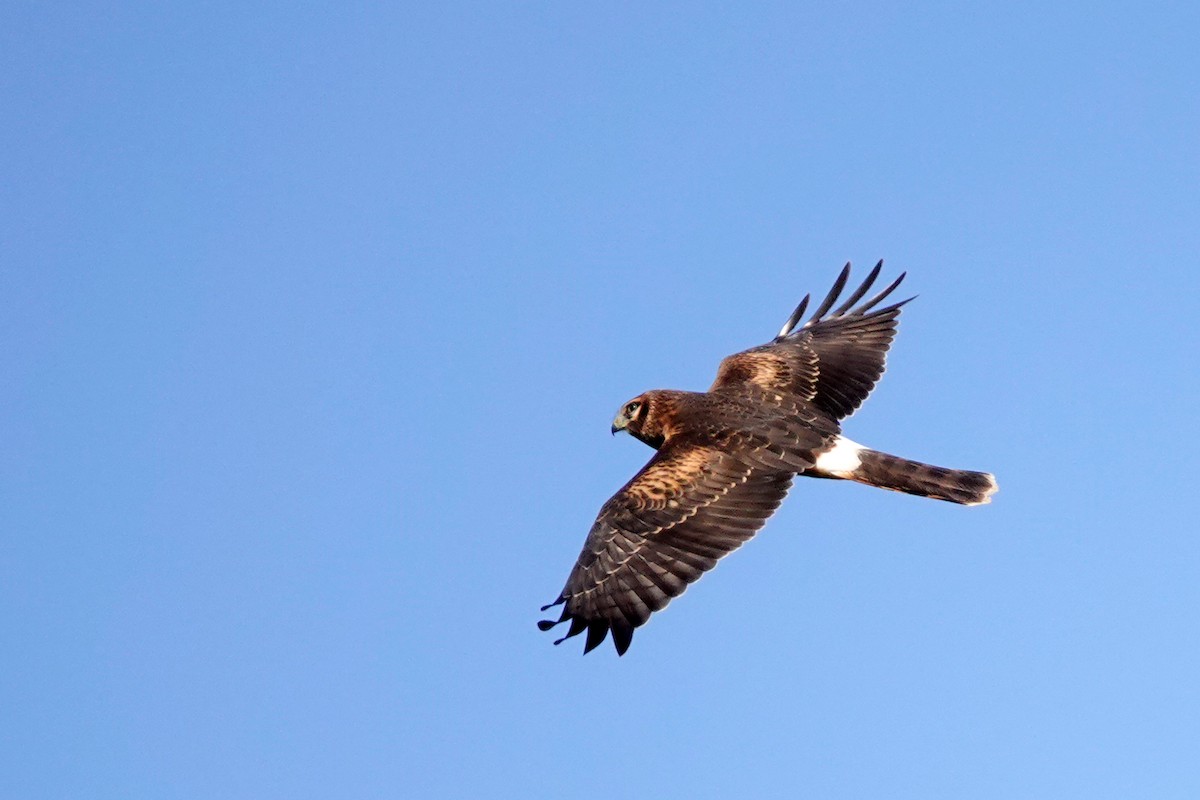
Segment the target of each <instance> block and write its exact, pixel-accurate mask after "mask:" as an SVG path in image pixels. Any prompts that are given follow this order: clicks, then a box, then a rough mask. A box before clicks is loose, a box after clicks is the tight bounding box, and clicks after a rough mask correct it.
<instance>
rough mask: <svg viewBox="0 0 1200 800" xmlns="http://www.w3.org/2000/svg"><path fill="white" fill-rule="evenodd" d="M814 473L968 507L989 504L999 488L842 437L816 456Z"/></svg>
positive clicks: (980, 476)
mask: <svg viewBox="0 0 1200 800" xmlns="http://www.w3.org/2000/svg"><path fill="white" fill-rule="evenodd" d="M814 472H816V473H817V474H818V475H822V476H825V477H831V478H844V479H846V480H851V481H857V482H858V483H865V484H867V485H868V486H878V487H879V488H881V489H892V490H893V491H897V492H905V493H907V494H916V495H920V496H922V497H933V498H935V499H937V500H948V501H949V502H951V503H962V504H963V505H967V506H975V505H979V504H981V503H990V502H991V499H992V495H993V494H995V493H996V490H997V489H998V488H999V487H998V486H997V485H996V479H995V478H994V477H993V476H992V475H990V474H988V473H986V472H972V471H970V470H965V469H946V468H945V467H935V466H933V465H931V464H922V463H921V462H919V461H909V460H908V459H907V458H900V457H899V456H893V455H890V454H888V453H881V452H879V451H878V450H871V449H868V448H866V447H863V446H862V445H859V444H856V443H854V442H851V441H850V440H849V439H846V438H845V437H841V436H839V437H838V439H837V440H836V443H835V445H834V446H833V448H831V449H830V450H828V451H826V452H825V453H822V454H821V455H820V456H818V458H817V463H816V467H815V469H814Z"/></svg>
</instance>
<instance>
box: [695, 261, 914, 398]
mask: <svg viewBox="0 0 1200 800" xmlns="http://www.w3.org/2000/svg"><path fill="white" fill-rule="evenodd" d="M882 268H883V262H882V261H880V262H879V263H878V264H876V265H875V268H874V269H872V270H871V273H870V274H869V275H868V276H867V278H866V280H865V281H863V283H862V285H861V286H859V287H858V288H857V289H855V290H854V292H852V293H851V295H850V297H848V298H847V299H846V300H845V302H843V303H842V304H841V305H840V306H838V307H837V308H836V309H834V310H833V311H830V309H832V308H833V304H834V303H836V302H837V301H838V296H839V295H840V294H841V293H842V290H843V289H845V288H846V281H847V280H848V279H849V277H850V265H849V264H847V265H846V266H845V268H844V269H843V270H842V272H841V274H840V275H839V276H838V279H837V281H835V282H834V285H833V288H832V289H830V291H829V294H828V295H827V296H826V297H825V300H824V301H823V302H822V303H821V305H820V307H818V308H817V310H816V312H814V313H813V315H812V317H810V318H809V320H808V321H807V322H805V323H804V325H803V326H801V327H800V328H799V329H797V328H796V325H797V324H798V323H799V322H800V320H801V319H802V318H803V317H804V312H805V310H806V309H807V308H808V302H809V299H810V298H809V297H808V296H806V297H805V298H804V299H803V300H802V301H801V302H800V305H799V306H797V308H796V310H795V311H794V312H793V313H792V316H791V317H789V318H788V321H787V322H786V323H784V326H783V329H782V330H780V332H779V335H778V336H776V337H775V339H774V340H772V341H771V342H770V343H768V344H765V345H761V346H759V347H754V348H751V349H750V350H746V351H744V352H741V353H737V354H735V355H732V356H729V357H728V358H726V359H725V360H724V361H722V362H721V367H720V369H719V370H718V371H717V379H716V381H715V382H714V383H713V385H712V388H710V389H709V391H714V392H715V391H732V392H745V391H748V390H749V391H752V392H754V393H755V394H757V395H762V396H764V397H765V398H766V399H767V400H774V401H777V402H784V403H787V404H793V403H794V402H795V401H796V400H805V401H809V402H811V403H812V404H813V405H815V406H817V407H818V408H820V409H822V410H823V411H825V412H826V413H828V414H830V415H831V416H832V417H833V418H834V419H842V418H844V417H847V416H849V415H850V414H852V413H853V412H854V411H855V409H857V408H858V407H859V406H860V405H862V402H863V400H865V399H867V395H868V394H870V392H871V390H872V389H873V388H875V384H876V383H877V382H878V381H879V378H880V376H882V375H883V370H884V361H885V359H886V357H887V351H888V349H889V348H890V347H891V344H892V339H893V338H895V336H896V321H897V318H898V317H899V316H900V308H901V307H902V306H903V305H904V304H905V303H907V302H909V300H911V299H912V298H909V300H904V301H902V302H899V303H894V304H893V305H890V306H887V307H885V308H880V309H876V310H872V309H875V306H877V305H879V304H880V303H881V302H883V300H884V299H885V298H887V297H888V296H889V295H890V294H891V293H892V292H893V291H895V289H896V287H897V286H899V285H900V282H901V281H903V280H904V274H903V273H902V274H901V275H900V277H899V278H897V279H896V280H895V281H893V282H892V283H891V285H890V286H888V287H887V288H886V289H884V290H883V291H882V292H879V293H878V294H877V295H875V296H874V297H872V298H871V299H870V300H867V301H865V302H863V303H861V304H860V305H858V306H855V303H858V302H859V301H860V300H862V298H863V296H864V295H866V293H867V292H868V291H869V290H870V288H871V286H872V285H873V284H874V283H875V279H876V278H877V277H879V272H880V270H881V269H882ZM826 314H828V316H826Z"/></svg>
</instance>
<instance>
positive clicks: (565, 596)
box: [538, 424, 822, 654]
mask: <svg viewBox="0 0 1200 800" xmlns="http://www.w3.org/2000/svg"><path fill="white" fill-rule="evenodd" d="M821 442H822V434H820V433H818V432H816V431H814V430H811V429H806V428H803V427H802V426H786V425H782V424H781V425H777V426H774V427H771V428H767V429H764V430H763V431H762V432H761V433H760V434H755V435H754V438H752V437H751V436H750V435H739V436H735V437H734V438H733V440H731V441H724V442H722V443H721V445H720V447H717V446H714V445H706V444H697V443H691V442H687V441H680V440H669V441H668V442H667V443H666V444H665V445H663V447H662V448H661V449H660V450H659V451H658V452H657V453H656V454H655V455H654V457H653V458H651V459H650V462H649V463H648V464H647V465H646V466H645V467H644V468H643V469H642V471H641V472H639V473H638V474H637V475H636V476H634V478H633V479H632V480H631V481H630V482H629V483H627V484H626V485H625V486H624V488H622V489H621V490H620V491H619V492H617V493H616V494H615V495H614V496H613V497H612V498H611V499H610V500H609V501H608V502H607V503H605V504H604V507H603V508H602V509H601V510H600V515H599V516H598V517H597V518H596V522H595V524H594V525H593V526H592V530H591V532H590V533H589V534H588V537H587V541H586V542H585V543H584V546H583V552H582V553H580V555H579V560H578V561H577V562H576V564H575V567H574V569H572V571H571V575H570V577H569V578H568V579H567V584H566V587H565V588H564V589H563V591H562V593H561V594H560V595H559V597H558V599H557V600H556V601H555V602H554V603H551V604H550V606H553V605H558V604H559V603H562V604H564V607H563V613H562V616H561V617H559V619H558V620H544V621H542V622H540V623H538V626H539V627H540V628H541V629H542V630H549V629H550V628H552V627H554V626H555V625H557V624H558V623H559V622H566V621H568V620H569V621H570V628H569V630H568V631H567V635H566V636H564V637H563V639H566V638H569V637H571V636H574V635H576V634H578V633H582V632H583V631H585V630H586V631H587V644H586V646H585V649H584V652H585V653H586V652H588V651H589V650H591V649H592V648H594V647H596V646H597V645H598V644H600V643H601V642H602V641H604V637H605V636H606V635H607V633H608V632H609V631H610V630H611V631H612V634H613V643H614V644H615V645H616V648H617V652H618V653H622V654H623V653H624V652H625V650H626V649H627V648H628V647H629V643H630V641H631V640H632V639H633V629H634V628H636V627H637V626H639V625H641V624H643V623H644V622H645V621H646V620H647V619H648V618H649V617H650V614H651V613H653V612H655V611H658V610H659V609H661V608H662V607H663V606H665V605H666V604H667V603H668V602H670V600H671V598H673V597H677V596H679V595H680V594H682V593H683V591H684V589H686V588H687V586H688V584H690V583H692V582H693V581H695V580H697V579H698V578H699V577H700V576H701V575H702V574H703V573H704V572H706V571H708V570H710V569H712V568H713V566H714V565H715V564H716V563H717V560H718V559H719V558H721V557H722V556H724V555H726V554H727V553H730V552H732V551H733V550H735V549H736V548H738V547H739V546H740V545H741V544H742V543H743V542H745V541H746V540H747V539H749V538H750V537H751V536H753V535H754V533H755V532H756V531H758V529H759V528H761V527H762V526H763V523H764V522H766V520H767V517H769V516H771V514H772V512H774V511H775V509H776V508H778V506H779V504H780V502H781V501H782V500H783V497H784V495H785V494H786V493H787V490H788V487H789V486H791V481H792V475H793V473H795V472H799V471H801V470H803V469H804V468H806V467H807V466H809V465H811V464H812V458H811V452H812V451H813V450H814V449H817V448H819V447H820V446H821ZM550 606H546V608H550ZM543 610H545V609H543ZM563 639H559V642H561V641H563ZM557 643H558V642H556V643H555V644H557Z"/></svg>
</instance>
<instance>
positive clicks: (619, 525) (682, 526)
mask: <svg viewBox="0 0 1200 800" xmlns="http://www.w3.org/2000/svg"><path fill="white" fill-rule="evenodd" d="M882 267H883V262H882V261H881V262H879V263H878V264H876V265H875V268H874V269H873V270H871V274H870V275H868V276H867V279H866V280H865V281H863V283H862V285H861V286H859V287H858V289H856V290H855V291H854V292H852V293H851V295H850V297H848V298H846V300H845V301H844V302H843V303H842V304H841V305H839V306H838V307H837V308H833V304H834V303H836V302H837V301H838V297H839V295H840V294H841V293H842V290H843V289H844V288H845V287H846V281H847V279H848V278H849V277H850V265H849V264H847V265H846V266H845V268H844V269H843V270H842V272H841V274H840V275H839V276H838V278H837V281H835V282H834V284H833V288H832V289H830V291H829V294H828V296H826V298H825V300H824V301H823V302H822V303H821V305H820V307H818V308H817V310H816V311H815V312H814V313H813V315H812V317H810V318H809V320H808V321H807V322H805V323H804V324H803V325H802V326H800V327H799V328H797V327H796V326H797V324H798V323H799V322H800V320H801V318H803V316H804V312H805V309H807V308H808V301H809V297H808V296H806V297H805V298H804V299H803V300H802V301H801V302H800V305H799V306H798V307H797V308H796V310H795V311H794V312H792V315H791V316H790V317H788V320H787V322H785V323H784V325H783V329H782V330H780V331H779V335H778V336H776V337H775V338H774V339H772V340H771V341H770V342H769V343H767V344H764V345H761V346H759V347H755V348H752V349H750V350H746V351H745V352H742V353H737V354H736V355H732V356H729V357H728V358H726V359H725V360H724V361H722V362H721V366H720V368H719V369H718V370H717V379H716V381H715V382H714V383H713V385H712V386H711V387H710V388H709V390H708V391H707V392H703V393H700V392H679V391H672V390H665V389H659V390H655V391H650V392H646V393H645V394H641V395H638V396H637V397H635V398H633V399H632V400H630V401H629V402H628V403H626V404H625V405H624V406H622V408H621V410H620V412H619V413H618V414H617V417H616V419H615V420H614V421H613V424H612V431H613V433H614V434H615V433H616V432H617V431H621V430H623V431H625V432H626V433H629V434H630V435H632V436H634V437H635V438H637V439H640V440H641V441H643V442H645V443H646V444H648V445H650V446H651V447H653V448H654V449H655V450H657V451H658V452H656V453H655V454H654V456H653V457H652V458H651V459H650V461H649V463H647V464H646V466H645V467H643V468H642V470H641V472H639V473H638V474H637V475H635V476H634V477H633V479H632V480H631V481H629V483H627V484H625V486H624V487H623V488H622V489H621V490H620V491H619V492H617V493H616V494H615V495H613V497H612V498H611V499H610V500H609V501H608V502H607V503H605V504H604V507H603V508H601V509H600V515H599V516H598V517H597V518H596V522H595V524H594V525H592V530H591V532H590V533H588V536H587V541H585V542H584V545H583V552H582V553H580V554H579V560H578V561H577V562H576V563H575V567H574V569H572V570H571V575H570V577H568V578H567V585H566V586H565V587H564V588H563V590H562V593H561V594H559V596H558V599H557V600H555V601H554V602H553V603H551V604H550V605H547V606H544V607H543V608H542V610H543V611H545V610H546V609H548V608H551V607H553V606H556V605H560V604H562V605H563V612H562V616H560V617H559V618H558V619H557V620H542V621H541V622H539V623H538V627H539V628H541V629H542V630H544V631H546V630H550V629H551V628H553V627H554V626H555V625H558V624H559V623H561V622H569V623H570V627H569V628H568V630H567V635H566V636H564V637H562V639H559V640H558V641H556V642H555V644H559V643H560V642H562V641H563V640H565V639H569V638H570V637H572V636H575V635H577V634H580V633H583V632H584V631H587V644H586V645H585V646H584V650H583V652H585V653H587V652H588V651H590V650H592V649H593V648H595V647H596V646H597V645H599V644H600V643H601V642H603V641H604V637H605V636H606V635H607V634H608V632H609V631H612V636H613V644H615V645H616V648H617V653H618V654H621V655H624V653H625V651H626V650H627V649H628V648H629V644H630V642H631V641H632V640H633V630H634V628H636V627H638V626H639V625H642V624H644V623H645V622H646V620H647V619H649V618H650V615H651V614H652V613H653V612H655V611H658V610H659V609H661V608H662V607H663V606H665V605H666V604H667V603H669V602H670V601H671V598H673V597H678V596H679V595H680V594H682V593H683V591H684V589H686V588H687V586H688V584H690V583H692V582H694V581H695V580H697V579H698V578H699V577H700V576H701V575H702V574H703V573H705V572H706V571H708V570H710V569H712V568H713V566H715V565H716V563H717V559H719V558H721V557H722V556H724V555H726V554H728V553H730V552H732V551H733V550H735V549H737V548H738V547H739V546H741V544H742V543H743V542H745V541H746V540H747V539H749V538H750V537H751V536H753V535H754V534H755V532H756V531H758V529H759V528H761V527H762V526H763V523H765V522H766V520H767V517H769V516H771V514H772V513H773V512H774V511H775V509H776V508H778V507H779V504H780V502H781V501H782V500H783V496H784V495H785V494H786V493H787V490H788V488H789V487H790V486H791V484H792V478H793V477H794V476H796V475H805V476H809V477H814V478H840V479H844V480H852V481H858V482H859V483H865V484H868V485H870V486H878V487H880V488H882V489H892V490H895V491H898V492H907V493H908V494H916V495H921V496H922V497H933V498H936V499H938V500H948V501H950V502H952V503H962V504H964V505H977V504H979V503H987V502H989V500H990V497H991V495H992V494H993V493H994V492H995V491H996V488H997V487H996V480H995V478H993V477H992V476H991V475H989V474H987V473H985V472H969V471H966V470H957V469H945V468H943V467H934V466H930V465H929V464H922V463H919V462H917V461H909V460H908V459H905V458H900V457H899V456H893V455H888V454H887V453H881V452H878V451H876V450H870V449H868V448H866V447H863V446H862V445H860V444H856V443H855V442H852V441H850V440H849V439H847V438H846V437H845V436H842V435H841V425H840V424H839V420H841V419H843V418H845V417H847V416H849V415H850V414H851V413H853V412H854V410H855V409H857V408H858V407H859V406H860V405H861V404H862V402H863V400H865V399H866V397H867V395H868V394H869V393H870V391H871V389H873V388H874V387H875V383H876V381H878V380H879V377H880V376H881V375H882V374H883V369H884V358H885V356H886V354H887V350H888V347H889V346H890V345H891V343H892V338H893V337H894V336H895V334H896V319H897V317H898V316H899V315H900V308H901V306H903V305H904V304H905V303H907V302H909V300H912V298H909V299H908V300H904V301H902V302H899V303H894V304H892V305H889V306H886V307H884V308H879V309H876V310H872V309H875V307H876V306H878V305H879V304H880V303H881V302H883V300H884V299H886V298H887V297H888V296H889V295H891V293H892V292H893V291H894V290H895V289H896V287H897V286H899V285H900V282H901V281H902V280H904V275H903V274H901V275H900V277H899V278H897V279H896V280H895V281H893V282H892V284H891V285H890V286H888V287H887V288H886V289H884V290H883V291H881V292H879V293H878V294H876V295H875V296H874V297H872V298H870V299H869V300H866V301H864V302H862V303H861V304H860V305H858V306H855V303H858V302H859V301H860V300H862V298H863V296H864V295H866V293H867V292H868V291H869V290H870V288H871V285H872V284H873V283H874V282H875V279H876V278H877V277H878V276H879V271H880V270H881V269H882ZM831 309H832V310H831Z"/></svg>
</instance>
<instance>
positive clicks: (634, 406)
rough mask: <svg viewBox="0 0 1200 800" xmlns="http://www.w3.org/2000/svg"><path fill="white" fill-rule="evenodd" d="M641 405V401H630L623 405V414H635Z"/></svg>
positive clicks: (629, 415) (630, 415)
mask: <svg viewBox="0 0 1200 800" xmlns="http://www.w3.org/2000/svg"><path fill="white" fill-rule="evenodd" d="M641 407H642V404H641V403H630V404H629V405H627V406H625V416H627V417H632V416H633V415H634V414H636V413H637V412H638V409H639V408H641Z"/></svg>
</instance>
